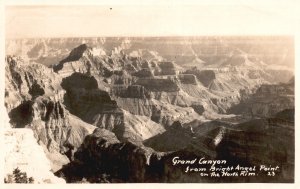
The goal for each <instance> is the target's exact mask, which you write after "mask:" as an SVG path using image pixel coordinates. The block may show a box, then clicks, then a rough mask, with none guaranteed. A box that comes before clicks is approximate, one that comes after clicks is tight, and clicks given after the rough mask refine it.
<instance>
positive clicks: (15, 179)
mask: <svg viewBox="0 0 300 189" xmlns="http://www.w3.org/2000/svg"><path fill="white" fill-rule="evenodd" d="M4 183H34V179H33V178H32V177H29V178H28V177H27V173H26V172H21V170H20V169H19V168H18V167H17V168H15V169H14V171H13V173H12V174H8V175H7V178H4Z"/></svg>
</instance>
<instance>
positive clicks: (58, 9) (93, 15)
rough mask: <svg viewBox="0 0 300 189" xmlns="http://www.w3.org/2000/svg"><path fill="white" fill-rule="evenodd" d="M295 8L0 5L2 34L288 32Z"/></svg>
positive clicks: (290, 6) (83, 35)
mask: <svg viewBox="0 0 300 189" xmlns="http://www.w3.org/2000/svg"><path fill="white" fill-rule="evenodd" d="M295 9H296V8H295V7H294V6H292V5H291V4H288V3H286V4H279V5H276V4H272V6H270V4H269V5H267V6H262V5H260V6H256V5H249V4H239V5H220V4H218V5H185V6H182V5H171V4H169V5H168V4H165V5H159V6H158V5H156V6H154V5H148V6H145V5H126V6H125V5H123V6H122V5H113V6H111V5H107V6H104V5H101V6H91V5H88V6H87V5H85V6H6V7H5V35H6V37H8V38H25V37H26V38H27V37H89V36H157V35H159V36H170V35H194V36H195V35H207V34H210V35H232V34H233V35H235V34H241V35H248V34H254V35H255V34H258V35H261V34H265V35H267V34H275V35H276V34H289V33H291V32H293V31H294V30H295V28H294V27H295V17H294V14H295V12H296V11H295Z"/></svg>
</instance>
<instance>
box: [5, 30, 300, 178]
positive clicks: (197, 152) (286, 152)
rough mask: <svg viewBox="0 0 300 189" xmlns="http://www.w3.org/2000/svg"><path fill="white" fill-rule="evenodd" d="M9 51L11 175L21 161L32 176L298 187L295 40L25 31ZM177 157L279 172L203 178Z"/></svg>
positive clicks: (8, 167)
mask: <svg viewBox="0 0 300 189" xmlns="http://www.w3.org/2000/svg"><path fill="white" fill-rule="evenodd" d="M5 47H6V53H5V54H6V56H5V94H3V95H4V96H5V99H4V102H5V107H6V110H7V114H6V115H5V116H6V117H5V119H6V120H5V127H4V128H5V132H4V133H5V136H4V142H5V153H4V156H5V174H6V175H5V180H9V175H10V174H12V172H13V170H14V169H16V168H19V169H20V170H21V171H24V172H26V173H27V175H28V176H30V177H32V178H33V179H34V181H35V183H219V182H222V183H232V182H239V183H241V182H242V183H245V182H268V183H269V182H280V183H292V182H294V165H295V136H294V135H295V127H294V126H295V124H294V109H295V79H294V39H293V37H290V36H202V37H201V36H198V37H192V36H191V37H93V38H92V37H89V38H28V39H27V38H26V39H7V40H6V44H5ZM174 157H179V158H181V159H184V160H192V159H195V158H196V159H197V158H198V159H200V158H204V159H206V160H211V161H212V162H213V160H215V161H217V160H219V161H221V160H223V161H226V162H227V165H228V166H234V167H236V166H237V165H239V166H244V167H253V166H257V167H256V169H259V166H261V165H266V166H275V167H276V166H278V167H279V169H276V175H271V176H270V175H268V174H261V173H259V174H260V175H259V176H253V177H248V176H245V177H241V176H237V177H235V176H228V177H206V176H203V175H201V174H199V172H196V171H195V172H189V173H186V172H185V170H186V166H184V165H182V164H178V165H174ZM184 160H183V161H184ZM202 160H203V159H202ZM183 161H182V162H183ZM204 168H205V166H204ZM274 174H275V173H274Z"/></svg>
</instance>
